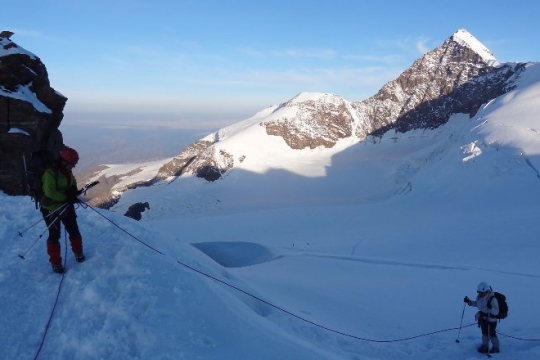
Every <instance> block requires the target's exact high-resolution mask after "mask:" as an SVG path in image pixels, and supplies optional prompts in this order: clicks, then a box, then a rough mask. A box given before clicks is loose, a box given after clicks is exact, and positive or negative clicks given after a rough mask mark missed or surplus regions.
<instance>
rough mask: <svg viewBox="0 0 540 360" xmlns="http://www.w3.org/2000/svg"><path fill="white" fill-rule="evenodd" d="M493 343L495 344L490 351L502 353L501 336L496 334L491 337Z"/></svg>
mask: <svg viewBox="0 0 540 360" xmlns="http://www.w3.org/2000/svg"><path fill="white" fill-rule="evenodd" d="M491 344H492V345H493V346H492V347H491V350H490V351H489V352H490V353H492V354H497V353H500V352H501V350H500V349H499V338H498V337H496V336H494V337H492V338H491Z"/></svg>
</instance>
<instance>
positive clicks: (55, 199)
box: [41, 168, 77, 211]
mask: <svg viewBox="0 0 540 360" xmlns="http://www.w3.org/2000/svg"><path fill="white" fill-rule="evenodd" d="M42 183H43V198H42V199H41V207H42V208H44V209H47V210H50V211H54V210H56V209H58V208H59V207H60V206H62V205H63V204H64V203H65V202H66V200H67V192H68V189H69V188H74V190H75V191H76V190H77V181H76V180H75V176H73V173H72V172H71V171H69V172H67V173H66V172H65V171H64V172H63V171H61V170H59V169H53V168H48V169H47V170H45V173H44V174H43V177H42Z"/></svg>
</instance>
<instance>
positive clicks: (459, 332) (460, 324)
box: [456, 303, 466, 343]
mask: <svg viewBox="0 0 540 360" xmlns="http://www.w3.org/2000/svg"><path fill="white" fill-rule="evenodd" d="M465 305H466V304H465V303H463V311H462V312H461V321H460V322H459V331H458V333H457V339H456V342H457V343H459V334H461V327H462V326H463V315H465Z"/></svg>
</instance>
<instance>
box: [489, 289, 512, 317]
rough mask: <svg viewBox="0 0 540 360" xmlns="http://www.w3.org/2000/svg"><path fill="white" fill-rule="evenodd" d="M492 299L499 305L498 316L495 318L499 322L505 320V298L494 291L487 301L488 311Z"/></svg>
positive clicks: (506, 307)
mask: <svg viewBox="0 0 540 360" xmlns="http://www.w3.org/2000/svg"><path fill="white" fill-rule="evenodd" d="M493 298H497V302H498V303H499V314H498V315H497V316H495V317H496V318H497V319H499V320H501V319H506V317H507V316H508V303H507V302H506V296H504V295H503V294H501V293H500V292H497V291H495V292H494V293H493V296H492V297H490V298H489V300H488V303H487V307H488V309H491V300H492V299H493Z"/></svg>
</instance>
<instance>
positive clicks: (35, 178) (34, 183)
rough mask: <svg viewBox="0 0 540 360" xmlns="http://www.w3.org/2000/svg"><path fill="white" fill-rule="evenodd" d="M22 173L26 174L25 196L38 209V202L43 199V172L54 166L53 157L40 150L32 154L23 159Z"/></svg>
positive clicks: (49, 153)
mask: <svg viewBox="0 0 540 360" xmlns="http://www.w3.org/2000/svg"><path fill="white" fill-rule="evenodd" d="M23 160H24V171H25V174H26V194H27V195H30V197H31V198H32V201H34V202H35V203H36V209H38V208H39V202H40V201H41V198H42V197H43V174H44V173H45V170H46V169H47V168H48V167H50V166H52V165H53V164H54V160H55V158H54V155H53V154H52V153H51V152H49V151H47V150H41V151H36V152H33V153H32V154H31V155H30V156H29V157H26V156H25V157H23Z"/></svg>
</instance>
